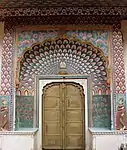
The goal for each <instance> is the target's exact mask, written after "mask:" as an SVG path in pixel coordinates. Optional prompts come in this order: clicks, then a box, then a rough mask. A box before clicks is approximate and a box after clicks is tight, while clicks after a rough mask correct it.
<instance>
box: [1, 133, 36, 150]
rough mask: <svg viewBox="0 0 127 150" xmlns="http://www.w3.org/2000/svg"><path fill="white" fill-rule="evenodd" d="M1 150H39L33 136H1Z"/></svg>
mask: <svg viewBox="0 0 127 150" xmlns="http://www.w3.org/2000/svg"><path fill="white" fill-rule="evenodd" d="M0 150H37V149H35V148H34V136H32V135H16V134H15V135H9V134H7V135H1V134H0Z"/></svg>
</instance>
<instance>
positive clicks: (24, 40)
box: [18, 30, 109, 56]
mask: <svg viewBox="0 0 127 150" xmlns="http://www.w3.org/2000/svg"><path fill="white" fill-rule="evenodd" d="M65 35H67V36H69V37H70V38H72V37H75V38H77V39H80V40H83V41H87V42H91V43H92V44H93V45H94V46H96V47H99V48H100V49H102V51H103V52H104V54H105V56H108V49H109V46H108V38H109V33H108V31H94V30H93V31H84V30H83V31H82V30H81V31H79V30H77V31H67V32H66V33H65ZM57 36H58V31H54V30H53V31H21V32H19V33H18V56H21V55H22V52H23V50H24V49H25V48H29V47H31V45H32V44H34V43H38V42H43V41H44V40H46V39H51V38H56V37H57Z"/></svg>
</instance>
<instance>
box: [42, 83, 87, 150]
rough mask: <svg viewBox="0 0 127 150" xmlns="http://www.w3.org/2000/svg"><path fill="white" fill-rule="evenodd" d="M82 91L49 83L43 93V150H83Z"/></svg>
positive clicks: (83, 118) (69, 86)
mask: <svg viewBox="0 0 127 150" xmlns="http://www.w3.org/2000/svg"><path fill="white" fill-rule="evenodd" d="M84 98H85V97H84V91H83V87H82V86H81V85H79V84H77V83H74V82H58V83H50V84H48V85H46V86H45V87H44V89H43V95H42V99H43V118H42V122H43V123H42V126H43V127H42V147H43V149H50V150H51V149H64V150H65V149H73V150H74V149H84V147H85V146H84V143H85V138H84V127H85V125H84V120H85V117H84V116H85V114H84V107H85V101H84Z"/></svg>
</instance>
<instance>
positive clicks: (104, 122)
mask: <svg viewBox="0 0 127 150" xmlns="http://www.w3.org/2000/svg"><path fill="white" fill-rule="evenodd" d="M93 124H94V127H102V128H104V127H105V128H110V127H111V96H110V95H93Z"/></svg>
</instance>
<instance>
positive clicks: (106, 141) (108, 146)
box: [89, 133, 127, 150]
mask: <svg viewBox="0 0 127 150" xmlns="http://www.w3.org/2000/svg"><path fill="white" fill-rule="evenodd" d="M101 134H103V133H100V135H92V144H91V145H92V147H91V148H90V149H89V150H119V149H118V148H120V145H121V144H122V143H123V144H125V143H127V135H125V134H117V135H116V134H112V133H111V134H108V133H107V135H106V134H105V133H104V134H103V135H101Z"/></svg>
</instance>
